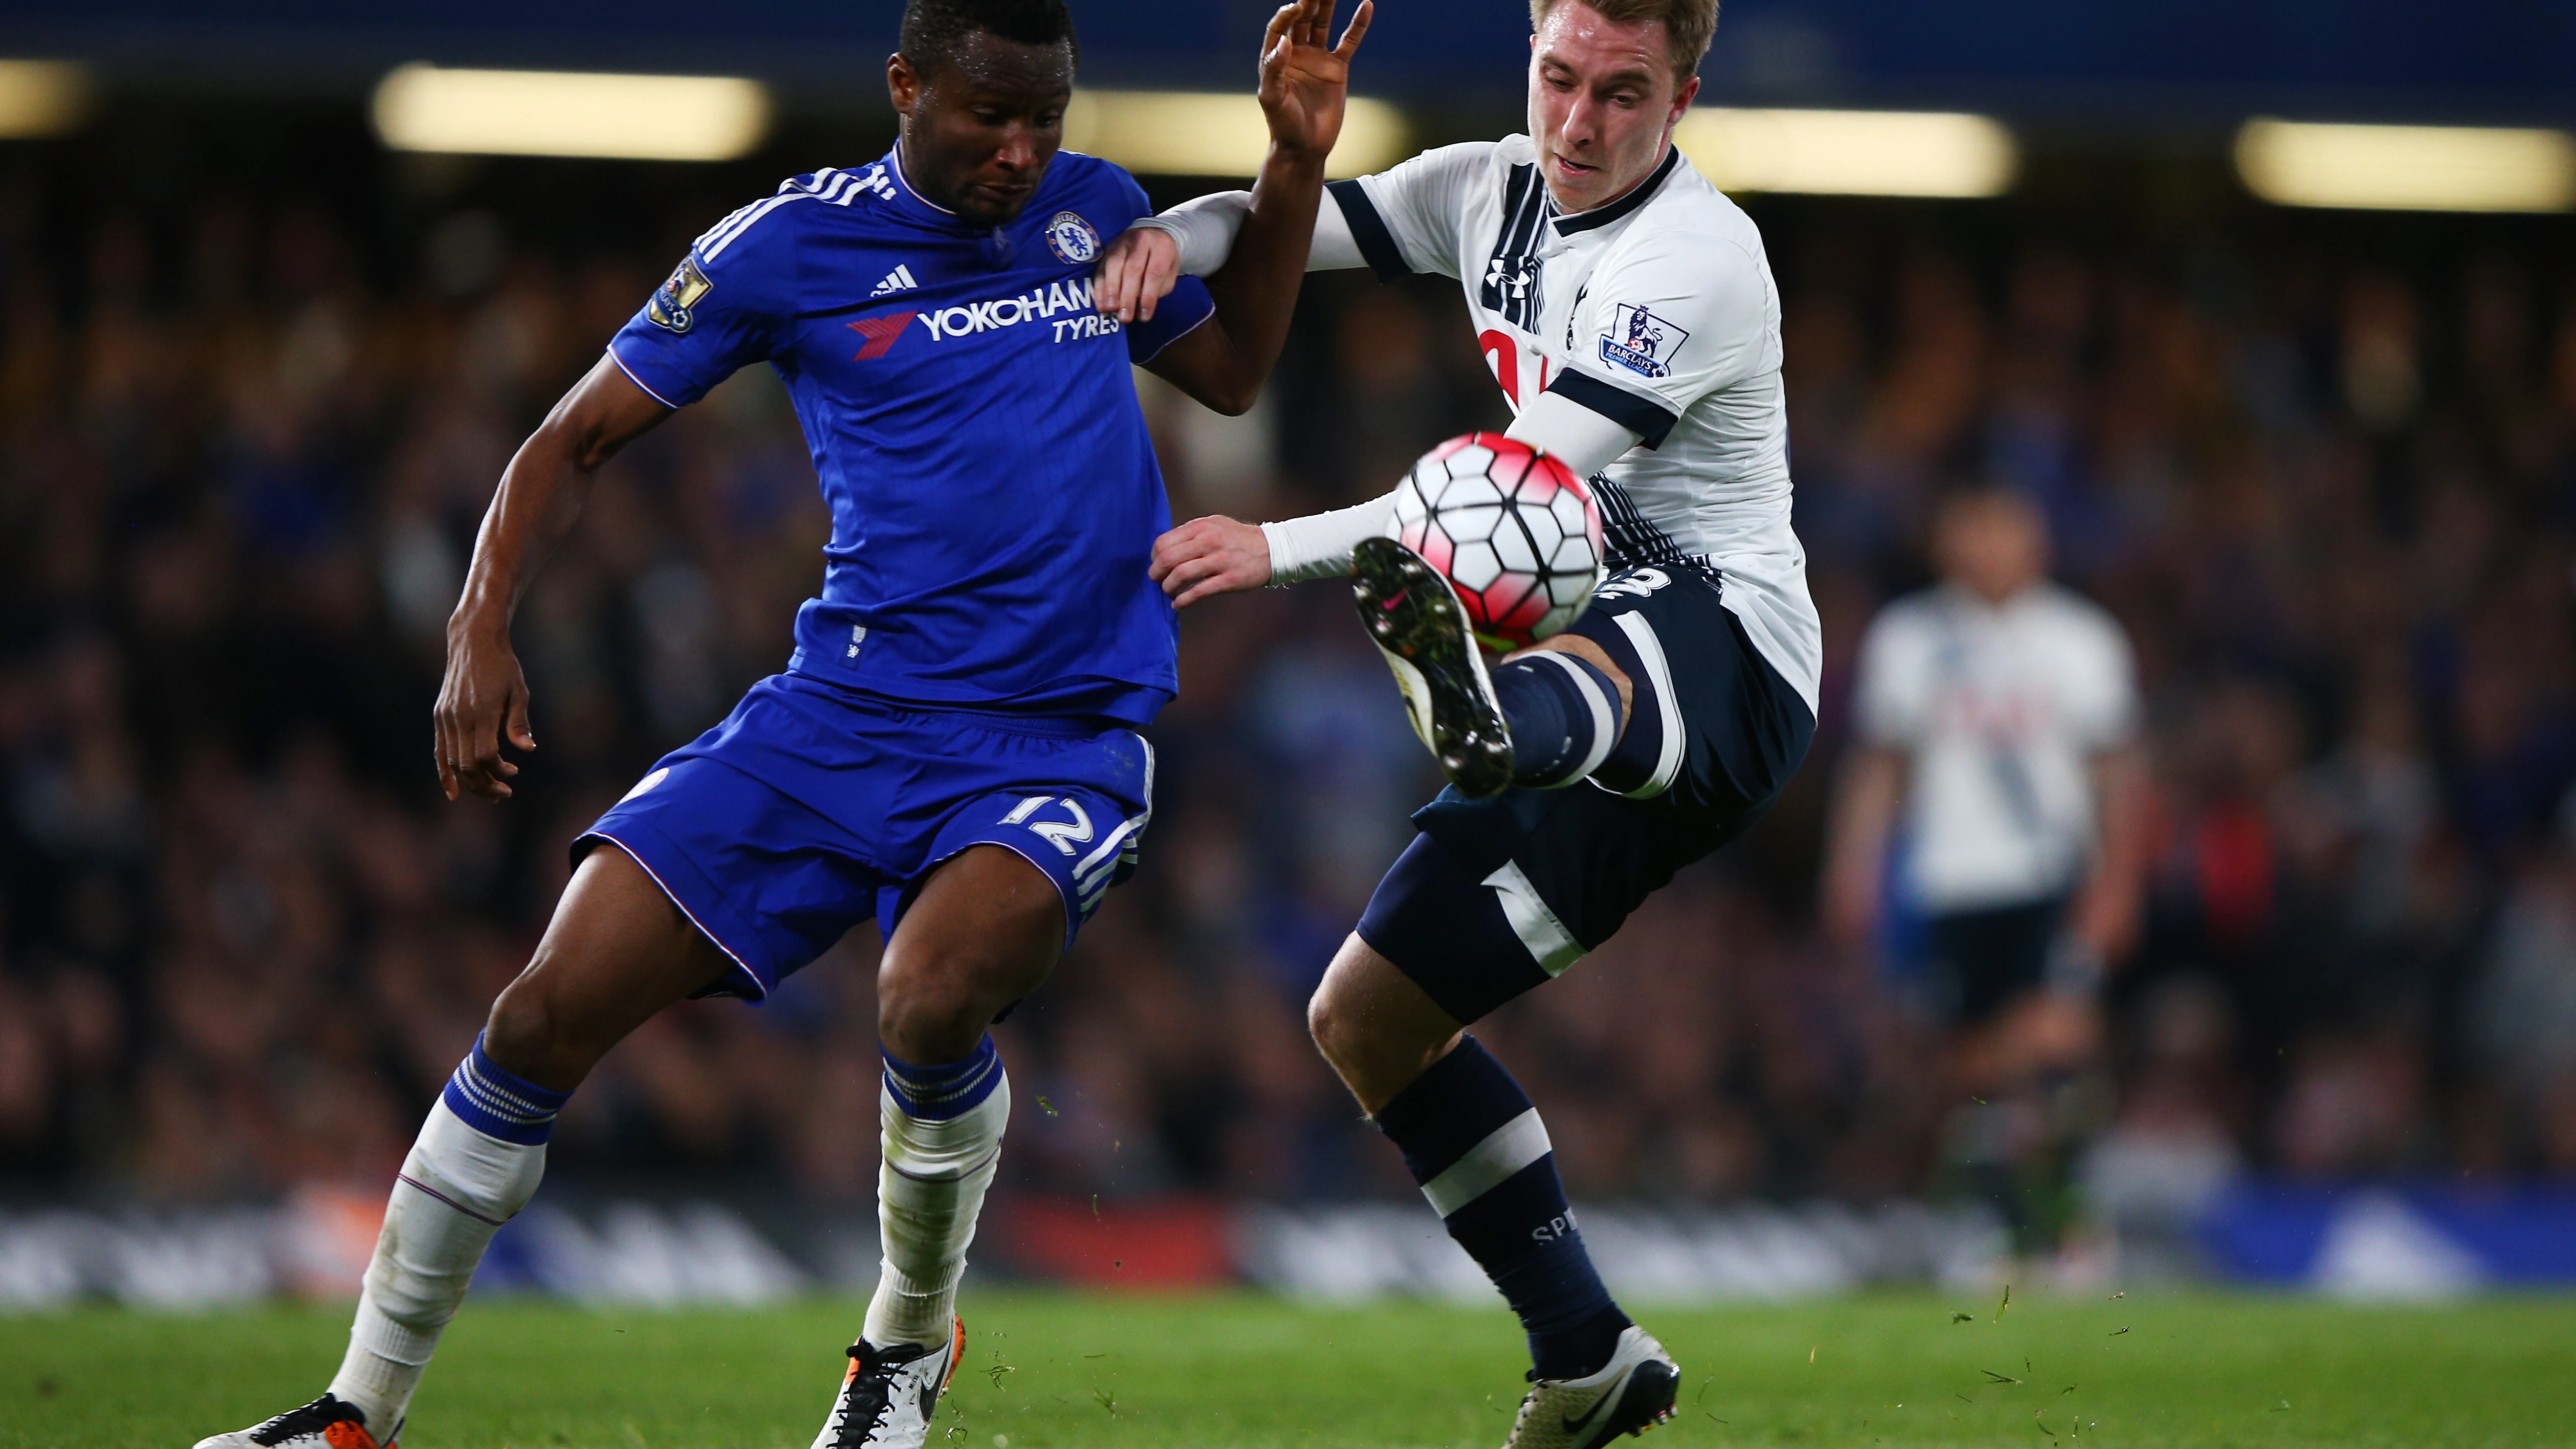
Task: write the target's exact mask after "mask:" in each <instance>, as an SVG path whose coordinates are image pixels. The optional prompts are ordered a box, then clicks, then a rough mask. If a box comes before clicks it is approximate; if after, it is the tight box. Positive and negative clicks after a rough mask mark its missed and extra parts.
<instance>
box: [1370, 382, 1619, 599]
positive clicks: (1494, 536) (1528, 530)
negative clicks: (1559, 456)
mask: <svg viewBox="0 0 2576 1449" xmlns="http://www.w3.org/2000/svg"><path fill="white" fill-rule="evenodd" d="M1395 539H1396V541H1397V542H1398V543H1401V544H1403V545H1404V546H1405V547H1406V548H1409V549H1411V550H1413V551H1414V552H1415V553H1418V554H1420V555H1422V558H1423V561H1424V562H1425V563H1428V564H1430V565H1431V566H1432V567H1433V568H1435V569H1437V570H1439V571H1440V573H1441V575H1442V576H1443V577H1445V578H1447V579H1448V580H1449V584H1450V586H1451V587H1452V588H1454V589H1456V590H1457V593H1458V599H1459V602H1460V603H1462V604H1464V605H1465V606H1466V609H1467V618H1468V620H1469V622H1470V623H1471V624H1472V625H1473V626H1474V628H1475V630H1476V632H1477V633H1478V634H1480V635H1483V636H1484V637H1485V638H1486V639H1487V640H1488V641H1489V642H1491V643H1494V644H1496V645H1499V646H1504V647H1508V648H1515V649H1517V648H1523V647H1526V646H1527V645H1530V644H1532V643H1535V642H1537V641H1538V640H1541V639H1544V638H1547V637H1548V636H1549V635H1551V634H1558V633H1562V632H1564V630H1565V629H1566V627H1567V626H1568V625H1570V624H1572V623H1573V622H1574V621H1575V620H1576V619H1578V618H1581V617H1582V616H1583V611H1584V609H1585V608H1586V607H1588V606H1589V605H1590V604H1591V602H1592V591H1593V589H1594V588H1595V587H1597V586H1598V585H1599V584H1600V582H1601V566H1602V559H1603V558H1604V556H1605V554H1604V550H1603V547H1602V541H1601V510H1600V508H1599V507H1598V506H1597V505H1595V504H1594V503H1593V501H1592V490H1591V489H1590V488H1588V487H1586V486H1585V485H1584V483H1583V481H1582V480H1581V479H1578V478H1576V477H1575V476H1574V474H1573V473H1572V472H1570V471H1569V470H1568V469H1567V468H1566V466H1565V465H1564V464H1563V463H1560V462H1558V461H1557V460H1556V459H1554V458H1551V457H1549V456H1548V455H1546V454H1545V453H1542V452H1539V451H1538V450H1537V449H1535V448H1532V447H1530V446H1529V445H1528V444H1527V443H1522V442H1517V441H1514V440H1513V439H1510V438H1506V437H1504V436H1503V435H1502V434H1500V433H1469V434H1468V435H1467V436H1465V437H1463V438H1451V439H1450V440H1449V441H1448V442H1445V443H1442V444H1441V445H1440V446H1439V447H1437V448H1434V449H1432V450H1431V451H1430V452H1428V453H1425V454H1423V455H1422V461H1421V462H1419V463H1416V464H1414V465H1413V471H1412V472H1411V473H1410V474H1408V475H1406V477H1405V480H1404V482H1403V484H1402V485H1401V486H1399V487H1398V488H1397V489H1396V491H1395Z"/></svg>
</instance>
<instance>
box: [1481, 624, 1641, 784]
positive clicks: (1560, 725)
mask: <svg viewBox="0 0 2576 1449" xmlns="http://www.w3.org/2000/svg"><path fill="white" fill-rule="evenodd" d="M1494 697H1495V698H1496V699H1497V700H1499V701H1500V702H1501V704H1502V706H1503V721H1504V723H1505V724H1507V725H1509V726H1510V727H1511V731H1512V783H1513V784H1515V785H1520V786H1524V787H1526V788H1529V789H1532V790H1554V789H1558V788H1561V787H1563V786H1566V785H1571V784H1573V783H1574V782H1576V781H1577V780H1580V779H1582V778H1583V777H1584V776H1586V775H1589V774H1591V773H1592V772H1593V771H1594V770H1596V769H1599V768H1600V766H1601V762H1602V761H1603V760H1605V759H1607V758H1609V756H1610V747H1611V746H1612V745H1613V744H1614V743H1616V742H1617V741H1618V739H1619V716H1620V710H1619V687H1618V686H1617V685H1615V684H1613V683H1611V682H1610V676H1609V675H1606V674H1604V673H1602V672H1601V671H1600V670H1598V669H1596V668H1594V667H1593V666H1592V665H1591V664H1590V663H1588V662H1587V661H1585V660H1582V659H1578V658H1576V657H1575V656H1573V655H1572V654H1568V653H1566V652H1564V651H1563V650H1558V649H1541V650H1537V651H1534V652H1532V653H1529V654H1524V655H1522V656H1521V657H1520V658H1518V659H1515V660H1513V661H1511V662H1510V663H1508V664H1500V665H1496V666H1495V667H1494Z"/></svg>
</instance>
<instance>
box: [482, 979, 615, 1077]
mask: <svg viewBox="0 0 2576 1449" xmlns="http://www.w3.org/2000/svg"><path fill="white" fill-rule="evenodd" d="M483 1052H484V1054H485V1055H486V1056H489V1057H490V1058H491V1059H492V1060H493V1062H494V1064H496V1065H498V1066H499V1067H500V1068H501V1069H502V1070H503V1071H506V1072H511V1073H514V1074H516V1075H518V1076H522V1077H525V1078H527V1079H528V1080H530V1081H532V1082H536V1083H538V1084H539V1085H550V1084H552V1083H554V1082H557V1081H560V1080H563V1079H564V1078H565V1077H566V1076H567V1075H569V1076H570V1077H571V1078H572V1079H573V1080H574V1081H578V1080H580V1079H581V1078H582V1077H584V1076H587V1075H589V1073H590V1066H591V1062H592V1060H593V1059H594V1058H593V1057H592V1056H591V1055H590V1054H588V1053H586V1052H585V1051H584V1050H583V1048H582V1045H581V1033H580V1031H579V1029H578V1024H577V1023H575V1022H574V1021H572V1020H570V1018H569V1016H568V1014H567V1013H566V1012H565V1011H564V1010H563V1007H562V1004H561V1003H560V1002H557V1001H556V1000H555V999H554V993H552V992H551V991H549V990H547V989H546V983H545V982H544V981H543V980H541V979H539V977H538V976H537V973H535V972H534V971H528V972H523V973H521V974H520V976H519V979H518V980H516V981H513V982H511V983H510V984H509V985H508V986H505V987H503V988H502V989H501V994H500V995H499V996H496V997H494V998H493V999H492V1014H491V1016H490V1017H488V1018H486V1019H485V1021H484V1023H483Z"/></svg>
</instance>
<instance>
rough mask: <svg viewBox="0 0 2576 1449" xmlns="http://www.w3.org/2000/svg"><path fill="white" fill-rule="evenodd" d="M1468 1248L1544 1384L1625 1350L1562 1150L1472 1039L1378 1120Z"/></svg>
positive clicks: (1620, 1319)
mask: <svg viewBox="0 0 2576 1449" xmlns="http://www.w3.org/2000/svg"><path fill="white" fill-rule="evenodd" d="M1377 1126H1378V1130H1379V1131H1381V1132H1384V1133H1385V1134H1386V1135H1387V1138H1388V1140H1390V1141H1392V1142H1394V1143H1395V1145H1396V1147H1397V1149H1398V1150H1399V1151H1401V1152H1403V1154H1404V1165H1405V1168H1406V1169H1407V1170H1408V1171H1410V1172H1411V1173H1412V1174H1413V1180H1414V1181H1415V1182H1417V1183H1420V1184H1421V1185H1422V1195H1423V1196H1424V1197H1427V1198H1429V1199H1430V1200H1431V1206H1432V1208H1433V1210H1434V1211H1436V1212H1438V1213H1439V1214H1440V1218H1441V1222H1442V1225H1443V1226H1445V1227H1447V1228H1448V1229H1449V1236H1450V1237H1452V1238H1454V1239H1456V1240H1457V1242H1458V1246H1460V1247H1462V1248H1465V1249H1466V1250H1467V1253H1468V1256H1470V1257H1472V1258H1474V1259H1475V1260H1476V1262H1477V1263H1478V1264H1479V1265H1481V1266H1482V1267H1483V1268H1484V1270H1485V1276H1486V1277H1488V1278H1491V1279H1493V1280H1494V1286H1495V1287H1496V1288H1498V1289H1501V1290H1502V1294H1503V1297H1504V1299H1505V1300H1506V1301H1507V1302H1509V1303H1510V1304H1511V1305H1512V1311H1513V1312H1514V1313H1517V1314H1519V1315H1520V1320H1521V1327H1522V1328H1523V1329H1525V1330H1527V1331H1528V1333H1529V1346H1530V1360H1531V1362H1532V1363H1533V1364H1534V1365H1535V1366H1536V1368H1537V1370H1538V1376H1539V1377H1540V1378H1543V1379H1577V1378H1582V1377H1584V1376H1585V1375H1587V1374H1591V1373H1595V1372H1598V1371H1599V1370H1600V1368H1601V1367H1602V1365H1604V1364H1606V1363H1608V1362H1609V1361H1610V1355H1611V1354H1612V1353H1614V1352H1615V1351H1617V1349H1618V1345H1619V1334H1620V1331H1621V1330H1622V1329H1625V1328H1626V1327H1627V1326H1628V1315H1626V1314H1624V1313H1622V1312H1620V1311H1619V1305H1617V1304H1615V1303H1613V1302H1611V1301H1610V1290H1608V1289H1607V1288H1604V1287H1602V1286H1601V1275H1600V1274H1598V1273H1596V1272H1594V1271H1593V1269H1592V1257H1591V1255H1590V1254H1588V1253H1586V1252H1585V1251H1584V1250H1583V1235H1582V1234H1581V1233H1580V1232H1578V1231H1576V1229H1575V1226H1574V1212H1573V1210H1572V1209H1570V1208H1568V1207H1567V1206H1566V1203H1565V1185H1564V1184H1563V1183H1561V1182H1559V1181H1558V1180H1557V1176H1556V1154H1555V1152H1554V1151H1552V1150H1551V1149H1550V1147H1549V1145H1548V1140H1547V1128H1546V1127H1545V1126H1544V1125H1542V1124H1541V1123H1540V1122H1539V1120H1538V1109H1536V1108H1534V1107H1532V1106H1531V1105H1530V1099H1529V1097H1528V1096H1527V1094H1525V1093H1523V1092H1522V1091H1521V1088H1520V1083H1518V1082H1515V1081H1513V1080H1512V1074H1511V1073H1509V1072H1507V1071H1504V1070H1503V1064H1502V1063H1500V1062H1498V1061H1495V1060H1494V1059H1493V1058H1492V1057H1491V1056H1489V1055H1487V1054H1486V1052H1485V1049H1484V1048H1483V1047H1482V1046H1480V1045H1478V1044H1477V1042H1476V1039H1475V1038H1474V1037H1472V1036H1471V1037H1468V1038H1466V1039H1465V1040H1463V1041H1461V1042H1459V1043H1458V1047H1457V1049H1456V1050H1455V1051H1452V1052H1450V1053H1449V1055H1447V1056H1445V1057H1442V1058H1441V1059H1440V1060H1438V1061H1436V1062H1433V1063H1432V1064H1431V1068H1430V1070H1428V1071H1426V1072H1424V1073H1423V1074H1422V1075H1421V1077H1419V1078H1418V1079H1416V1080H1415V1081H1414V1083H1413V1085H1412V1086H1409V1087H1407V1088H1405V1089H1404V1090H1403V1091H1401V1092H1398V1093H1397V1094H1396V1096H1395V1100H1394V1101H1392V1102H1389V1103H1387V1104H1386V1109H1385V1110H1384V1111H1382V1112H1380V1113H1378V1114H1377Z"/></svg>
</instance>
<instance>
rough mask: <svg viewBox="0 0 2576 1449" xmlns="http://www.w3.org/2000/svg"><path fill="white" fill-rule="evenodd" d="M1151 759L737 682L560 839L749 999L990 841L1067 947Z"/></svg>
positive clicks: (1110, 744)
mask: <svg viewBox="0 0 2576 1449" xmlns="http://www.w3.org/2000/svg"><path fill="white" fill-rule="evenodd" d="M1153 792H1154V751H1153V747H1152V746H1151V745H1148V744H1147V743H1145V738H1144V736H1142V735H1139V734H1138V733H1136V732H1135V731H1134V730H1132V729H1128V728H1126V727H1124V726H1120V725H1104V724H1103V723H1102V722H1100V721H1098V720H1084V719H1064V718H1057V717H1048V716H1032V717H1026V718H1023V717H1019V716H1013V715H992V714H971V713H965V712H961V711H953V710H934V709H916V708H912V707H909V706H905V705H900V704H895V703H892V702H889V701H885V700H879V699H873V698H870V697H868V696H866V695H862V694H856V693H853V692H851V691H849V690H846V689H842V688H839V687H837V686H835V685H831V684H826V683H823V682H822V681H820V680H814V679H808V678H805V677H803V676H801V675H794V674H778V675H772V676H770V677H769V678H767V679H764V680H762V681H761V682H760V683H758V684H756V685H754V686H752V688H751V692H750V693H748V694H746V695H744V696H743V698H742V703H740V704H738V705H736V706H734V711H733V713H732V714H731V715H730V716H728V717H727V718H726V720H725V722H724V723H722V724H720V725H717V726H716V727H715V728H714V729H711V730H709V731H707V732H706V733H705V734H703V735H700V736H699V737H698V738H697V739H696V740H695V741H693V742H692V743H690V744H689V745H687V746H685V747H683V748H681V749H678V750H674V751H672V752H671V753H670V754H668V755H665V756H663V757H662V760H661V762H660V763H658V764H656V765H655V766H654V767H653V769H652V770H651V772H650V773H648V774H646V775H645V776H644V778H643V779H642V780H640V781H637V782H636V785H635V788H634V789H633V790H630V791H628V792H627V794H626V798H625V799H623V800H620V801H618V802H617V804H616V805H614V806H612V807H610V809H609V811H608V813H607V814H605V815H602V816H601V817H599V822H598V823H597V824H595V825H593V826H591V827H590V829H589V830H587V831H584V832H583V833H582V835H581V838H580V839H579V840H577V841H575V842H574V843H573V858H574V859H575V860H576V861H578V860H579V859H580V858H581V857H582V856H583V855H584V854H586V853H588V852H589V851H590V850H591V849H592V848H593V847H595V846H596V845H598V843H599V842H601V841H610V842H613V843H615V844H616V845H617V846H618V847H619V848H621V849H623V850H624V851H625V852H626V853H627V854H628V855H631V856H633V857H635V859H636V861H637V862H638V863H640V864H641V865H642V866H643V867H644V869H645V870H646V871H647V872H648V873H650V874H651V875H652V877H653V879H654V881H655V882H656V883H658V884H659V885H660V886H661V887H662V889H663V890H664V891H665V892H667V893H669V895H670V897H671V899H672V901H673V902H674V903H676V904H677V905H678V906H679V908H680V909H681V910H682V911H683V912H685V913H686V914H687V915H688V917H689V919H690V920H691V921H692V922H694V923H696V925H697V928H698V929H699V930H701V931H703V932H705V933H706V935H707V939H709V940H711V941H713V942H715V943H716V945H717V946H718V947H719V948H721V949H722V950H723V951H724V953H725V954H726V955H727V956H730V957H732V958H733V961H734V966H735V968H736V969H735V970H734V972H733V973H732V975H731V976H730V977H729V978H728V979H727V980H726V981H725V982H724V983H723V984H722V985H720V986H719V987H718V988H717V989H716V990H714V991H712V992H709V993H707V994H709V995H717V996H741V997H747V998H749V999H751V1000H754V1001H757V1000H760V999H761V998H762V997H765V996H767V995H768V994H769V991H770V988H772V987H774V986H776V985H777V984H778V983H779V981H780V980H781V979H783V978H784V977H786V976H787V974H788V973H790V972H792V971H794V970H796V969H797V968H798V967H800V966H803V965H804V964H805V963H807V962H809V961H811V960H813V959H814V958H815V957H817V956H819V955H821V954H823V953H824V952H825V951H827V950H829V949H831V946H832V944H833V943H834V942H836V941H838V940H840V939H841V937H842V936H843V935H844V934H846V933H847V932H848V931H849V929H850V928H851V927H852V926H854V925H857V924H858V923H859V922H860V921H861V920H864V919H865V918H866V917H867V916H869V915H870V914H871V913H873V914H874V915H875V916H876V919H877V925H878V927H879V928H880V929H882V930H883V931H884V932H885V933H886V934H887V935H888V936H891V935H892V934H893V933H894V928H895V923H896V922H897V921H898V920H900V919H901V918H902V916H903V912H904V909H905V908H906V907H907V906H909V905H911V903H912V898H913V896H914V895H915V894H916V893H917V892H918V891H919V890H920V889H921V884H922V882H923V881H924V880H925V879H927V878H928V877H929V874H930V872H931V870H932V869H933V868H934V867H936V866H938V865H939V864H940V863H941V862H942V861H945V860H947V859H948V858H949V857H950V856H953V855H955V854H957V853H958V852H959V851H962V850H964V849H966V848H967V847H969V846H973V845H998V846H1001V847H1003V848H1004V849H1006V850H1009V851H1011V852H1013V853H1014V854H1016V855H1018V856H1020V857H1021V858H1022V859H1024V860H1026V861H1028V863H1029V864H1031V865H1034V866H1036V867H1037V868H1038V869H1039V870H1041V871H1043V872H1045V874H1046V877H1047V879H1049V880H1051V881H1054V882H1055V888H1056V891H1057V893H1058V894H1060V895H1061V896H1062V897H1063V898H1064V935H1065V941H1066V943H1067V944H1068V945H1070V944H1071V943H1072V941H1073V936H1074V932H1076V931H1077V930H1079V929H1081V926H1082V923H1083V922H1084V921H1085V920H1087V919H1089V918H1090V916H1091V913H1092V911H1093V910H1094V909H1096V908H1097V907H1098V906H1099V904H1100V899H1101V897H1102V896H1104V895H1107V894H1108V893H1109V888H1110V887H1111V886H1113V885H1116V884H1117V883H1118V882H1120V881H1122V880H1125V879H1126V878H1127V877H1128V876H1129V875H1130V874H1132V873H1133V872H1134V870H1135V868H1136V850H1137V845H1138V842H1139V841H1140V840H1141V839H1142V837H1143V835H1144V832H1145V822H1146V821H1147V819H1148V818H1150V817H1151V815H1152V814H1153Z"/></svg>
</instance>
